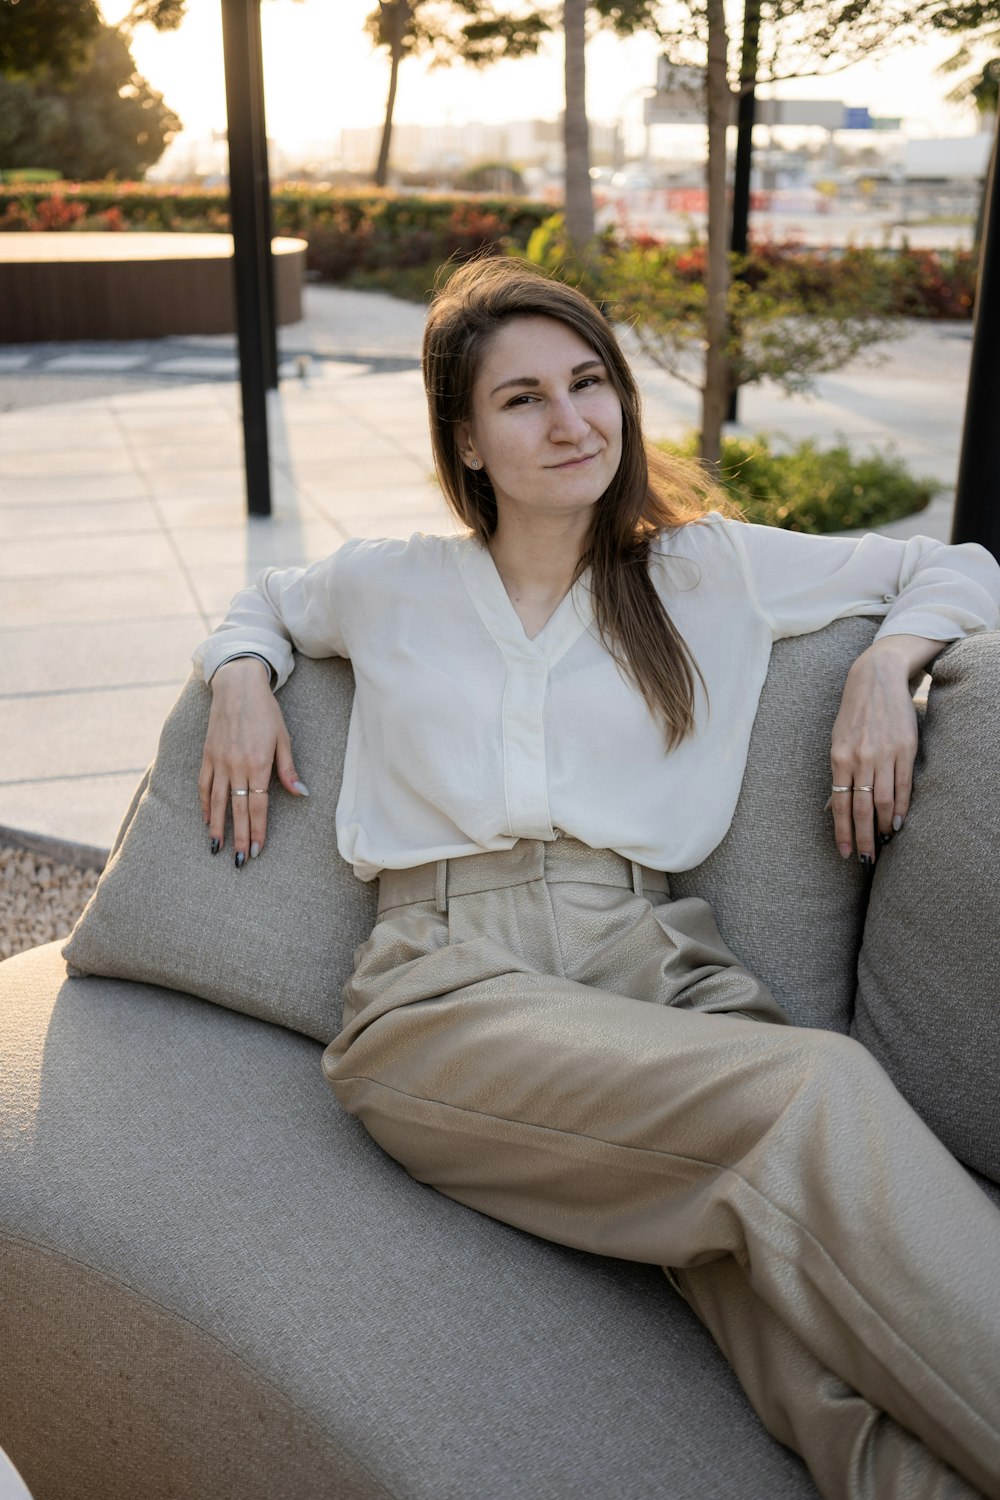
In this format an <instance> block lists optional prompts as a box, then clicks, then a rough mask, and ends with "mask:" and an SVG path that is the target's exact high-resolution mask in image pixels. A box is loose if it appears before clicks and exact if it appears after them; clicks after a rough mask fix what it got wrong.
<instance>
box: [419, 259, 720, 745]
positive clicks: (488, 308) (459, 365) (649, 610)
mask: <svg viewBox="0 0 1000 1500" xmlns="http://www.w3.org/2000/svg"><path fill="white" fill-rule="evenodd" d="M534 317H543V318H555V319H556V320H557V321H558V322H560V323H564V324H565V325H566V326H567V327H568V328H571V329H572V330H573V331H574V332H575V333H577V334H579V336H580V337H581V338H582V339H583V340H584V341H585V342H586V343H587V344H588V345H589V346H590V347H591V348H592V349H593V350H594V352H595V353H596V354H598V355H599V356H600V358H601V360H602V361H603V363H604V366H605V368H606V369H607V371H608V376H609V379H610V381H611V384H612V386H613V387H614V389H615V391H616V392H617V394H618V397H619V400H620V401H621V406H622V456H621V462H620V464H619V465H618V471H617V473H616V474H615V477H614V479H613V480H612V481H611V484H610V485H609V486H608V488H607V490H606V491H605V492H604V494H603V495H602V496H601V499H600V501H599V502H598V504H597V505H596V506H595V508H594V517H593V521H592V523H591V528H590V534H589V536H588V538H587V544H586V546H585V547H584V550H583V554H582V556H581V558H580V561H579V564H578V566H577V570H576V575H575V577H576V578H579V576H580V575H581V574H582V573H583V572H584V571H585V570H586V569H587V568H590V570H591V591H592V595H593V603H594V617H595V620H596V622H597V628H598V630H599V631H600V633H601V639H602V640H603V641H604V644H605V645H606V646H607V648H608V650H609V651H610V652H611V654H612V656H613V657H614V658H615V660H616V661H617V662H618V664H619V666H620V667H621V669H622V671H623V672H624V673H625V675H626V676H627V677H628V678H629V679H630V680H631V681H632V682H633V683H634V685H635V686H636V687H637V688H638V690H639V692H640V693H641V694H642V696H643V698H644V699H645V700H646V703H647V704H648V706H649V710H650V712H651V713H652V714H653V715H654V717H655V718H657V719H659V720H660V721H661V723H662V724H663V729H664V733H665V736H666V741H667V747H668V749H672V748H674V746H676V745H678V744H679V743H680V742H681V740H683V739H684V738H685V737H686V736H687V735H688V734H690V733H691V732H692V731H693V729H694V688H695V677H696V676H697V677H698V678H699V680H701V681H702V685H703V686H704V679H703V678H702V677H701V673H700V671H699V669H698V665H697V663H696V662H695V660H694V658H693V656H692V655H691V652H690V651H689V650H688V647H687V644H686V643H685V641H684V639H683V638H682V636H681V635H680V632H679V631H678V630H677V628H676V626H675V625H674V623H673V621H672V620H671V619H670V616H669V615H668V613H667V611H666V609H665V608H664V606H663V603H662V601H661V600H660V597H659V595H658V594H657V592H656V589H655V588H654V586H653V581H652V579H651V578H650V576H649V548H650V543H651V542H652V540H653V539H654V538H655V537H656V536H657V535H658V534H659V532H661V531H662V530H664V529H665V528H667V527H676V526H684V525H687V524H688V523H690V522H692V521H696V520H698V518H699V517H701V516H703V515H704V514H705V512H706V511H708V510H711V509H715V508H719V507H720V506H721V508H723V509H725V508H726V506H725V501H724V500H722V499H721V497H720V494H719V492H718V490H717V488H716V486H715V485H714V484H713V482H712V481H711V479H710V478H709V477H708V475H707V474H705V472H704V471H703V470H702V469H701V468H700V467H699V466H698V465H697V464H695V463H691V462H688V461H685V460H683V459H677V458H668V457H667V456H666V455H665V454H663V453H660V452H658V451H657V450H655V449H650V448H649V447H648V446H647V444H646V442H645V439H644V437H643V432H642V424H641V418H640V398H639V392H638V390H637V388H636V384H635V381H634V379H633V377H632V372H631V370H630V369H629V367H628V364H627V362H626V360H625V356H624V355H623V353H622V351H621V349H620V347H619V345H618V341H617V339H616V338H615V336H614V333H613V332H612V329H611V326H610V324H609V323H608V322H607V320H606V319H605V318H604V317H603V315H602V314H601V313H600V312H599V310H598V309H597V308H596V307H595V306H594V304H593V303H592V302H591V301H590V300H589V299H588V298H587V297H585V296H584V295H583V294H582V293H581V292H578V291H576V290H575V288H573V287H570V286H567V285H566V284H565V283H563V282H560V281H554V280H552V279H551V278H549V277H548V276H546V275H544V274H543V273H542V272H540V271H537V270H535V269H534V267H532V266H529V265H527V264H526V263H525V262H523V261H517V260H513V259H510V258H507V257H494V258H489V259H481V260H475V261H472V262H471V263H470V264H468V265H466V266H463V267H462V268H461V269H460V270H459V271H457V272H456V273H455V274H454V275H453V276H452V277H451V279H450V280H449V281H447V282H446V283H445V284H444V285H443V286H441V287H439V289H438V291H437V292H436V293H435V296H434V299H433V301H432V302H431V309H430V314H429V316H428V319H427V326H426V329H425V331H424V346H423V375H424V385H425V387H426V391H427V403H428V408H429V415H430V429H431V442H432V445H433V449H434V462H435V466H436V468H437V472H438V477H439V479H440V481H441V487H442V489H443V490H444V494H445V499H446V500H447V501H448V504H449V505H450V507H451V509H452V510H453V511H454V512H455V514H456V515H457V517H458V518H459V520H460V521H462V522H463V523H464V524H465V525H466V526H468V527H469V529H470V531H472V532H473V533H474V535H475V536H477V537H478V538H479V540H480V542H482V544H483V545H484V546H486V545H487V544H488V543H489V539H490V537H491V536H492V535H493V532H494V530H495V529H496V524H497V505H496V497H495V496H494V493H493V485H492V483H491V482H490V479H489V476H488V475H487V474H486V473H484V471H483V470H482V469H479V470H471V469H469V468H467V466H466V465H465V464H464V463H463V462H462V459H461V456H460V454H459V451H458V444H457V442H456V429H457V426H458V424H459V423H460V422H464V421H466V420H468V419H469V417H470V416H471V414H472V413H471V404H472V388H473V383H474V381H475V378H476V374H477V372H478V369H479V365H480V362H481V361H482V358H483V354H484V352H485V349H486V346H487V344H488V342H489V340H490V339H491V338H492V337H493V335H494V334H495V333H496V332H497V330H498V329H499V328H500V327H501V326H502V325H503V324H505V323H507V322H509V321H510V320H511V319H512V318H534Z"/></svg>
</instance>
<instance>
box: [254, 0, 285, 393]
mask: <svg viewBox="0 0 1000 1500" xmlns="http://www.w3.org/2000/svg"><path fill="white" fill-rule="evenodd" d="M251 14H252V18H253V30H254V42H255V49H254V50H255V56H254V80H253V100H254V169H255V170H254V180H255V182H256V184H257V192H258V195H259V198H260V208H259V213H260V222H261V225H262V232H261V235H260V237H259V240H258V246H259V253H260V255H261V261H262V264H261V292H262V295H263V296H264V298H265V299H266V300H265V333H266V336H267V340H266V347H265V355H266V358H267V387H268V390H271V391H276V390H277V389H278V332H277V294H276V292H275V288H274V256H273V255H272V254H271V240H272V239H273V238H274V220H273V216H272V212H271V173H270V168H269V166H268V160H267V123H266V120H265V117H264V49H263V43H262V40H261V34H260V5H259V4H257V5H254V6H253V8H252V12H251Z"/></svg>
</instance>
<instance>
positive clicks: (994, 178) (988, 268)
mask: <svg viewBox="0 0 1000 1500" xmlns="http://www.w3.org/2000/svg"><path fill="white" fill-rule="evenodd" d="M998 132H1000V113H998V115H997V125H996V127H995V128H994V132H993V155H992V157H991V158H990V175H989V181H988V186H987V191H986V213H985V216H984V223H983V240H982V245H981V247H980V251H979V280H978V282H977V286H976V322H975V328H974V331H973V335H972V361H971V364H970V366H969V389H968V393H967V395H966V398H965V427H964V430H963V432H962V452H961V455H960V457H959V461H958V486H957V488H956V491H955V514H954V517H953V519H952V525H951V539H952V541H953V542H981V543H982V545H983V546H984V547H986V548H988V550H989V551H990V552H992V553H993V556H994V557H995V558H997V560H998V561H1000V444H998V443H997V440H996V427H997V413H998V412H1000V360H998V359H997V343H998V340H1000V168H998V164H997V155H998V144H997V142H998Z"/></svg>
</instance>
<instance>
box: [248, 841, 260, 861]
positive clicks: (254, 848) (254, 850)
mask: <svg viewBox="0 0 1000 1500" xmlns="http://www.w3.org/2000/svg"><path fill="white" fill-rule="evenodd" d="M259 853H260V845H259V844H258V842H257V840H256V839H254V841H253V843H252V844H251V845H250V858H251V859H256V858H257V856H258V854H259Z"/></svg>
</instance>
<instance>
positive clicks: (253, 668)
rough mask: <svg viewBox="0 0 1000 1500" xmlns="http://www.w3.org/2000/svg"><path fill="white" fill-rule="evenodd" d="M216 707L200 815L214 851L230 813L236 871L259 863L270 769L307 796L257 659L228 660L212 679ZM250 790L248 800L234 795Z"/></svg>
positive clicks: (290, 788) (207, 744) (223, 835)
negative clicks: (250, 862)
mask: <svg viewBox="0 0 1000 1500" xmlns="http://www.w3.org/2000/svg"><path fill="white" fill-rule="evenodd" d="M211 685H212V709H211V712H210V714H209V717H208V733H207V735H206V736H205V752H204V755H203V757H202V762H201V774H200V775H199V777H198V793H199V796H200V798H201V812H202V817H203V818H204V820H205V822H206V823H207V824H208V827H209V832H210V834H211V839H212V844H211V848H212V853H213V854H218V852H219V850H220V849H221V848H222V846H223V844H224V843H225V841H226V812H227V809H230V808H231V810H232V815H233V846H234V850H235V855H236V866H237V869H240V868H242V866H243V864H244V862H245V861H246V858H247V856H248V855H249V857H250V858H251V859H256V857H257V855H258V854H259V853H260V851H261V850H262V849H263V847H264V840H265V838H266V837H267V805H268V786H269V783H270V780H271V770H272V767H273V768H275V769H276V770H277V772H278V779H279V780H280V782H281V784H282V786H283V787H284V788H285V790H286V791H288V792H291V794H292V796H293V797H308V795H309V793H308V792H307V790H306V788H305V787H304V786H303V784H302V782H301V780H300V779H299V774H298V772H297V771H296V769H295V764H294V762H293V760H292V743H291V740H290V739H289V735H288V730H287V729H286V727H285V720H284V718H283V717H282V713H281V709H280V708H279V707H278V703H277V700H276V698H275V696H274V694H273V693H272V692H271V683H270V674H269V672H268V669H267V666H266V665H265V663H264V662H263V661H261V660H260V659H259V658H258V657H255V656H241V657H236V658H235V659H234V660H233V661H228V662H225V663H224V664H223V665H222V666H221V667H219V668H218V670H217V671H216V672H215V673H214V675H213V677H212V684H211ZM243 790H245V791H246V792H247V795H246V796H245V797H242V796H235V797H234V796H233V795H232V794H233V792H238V791H243Z"/></svg>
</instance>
